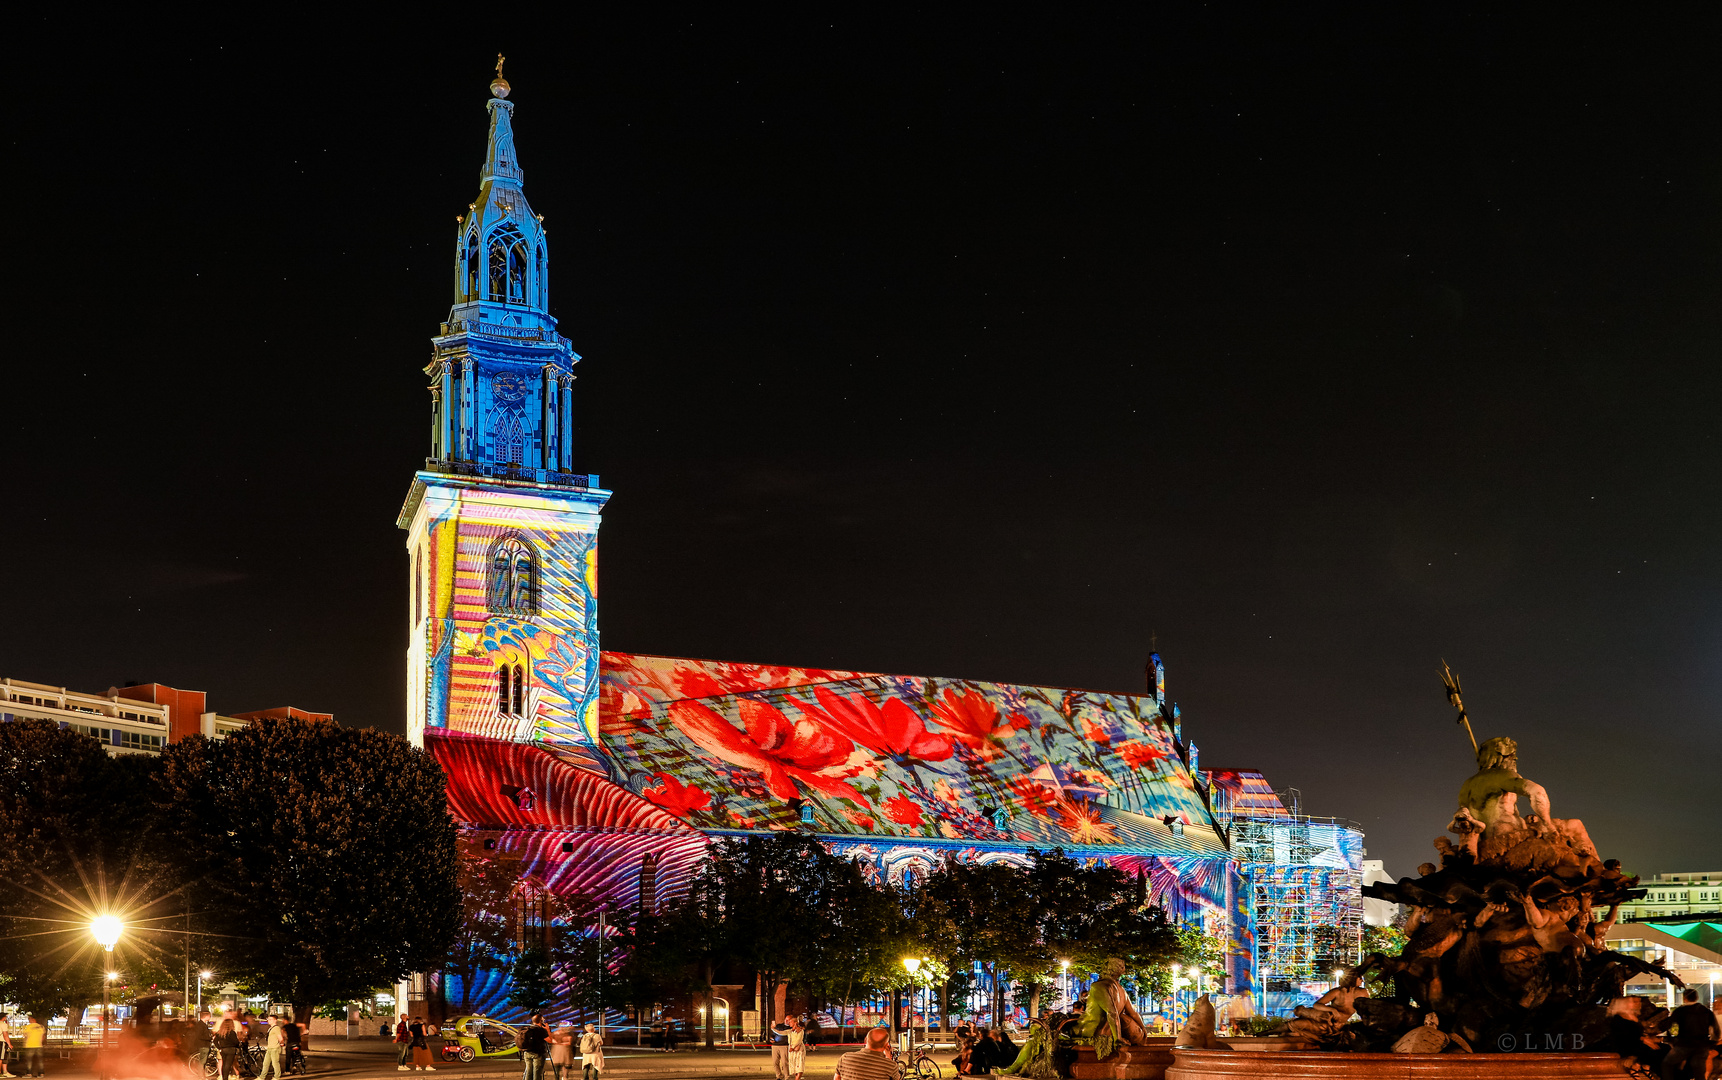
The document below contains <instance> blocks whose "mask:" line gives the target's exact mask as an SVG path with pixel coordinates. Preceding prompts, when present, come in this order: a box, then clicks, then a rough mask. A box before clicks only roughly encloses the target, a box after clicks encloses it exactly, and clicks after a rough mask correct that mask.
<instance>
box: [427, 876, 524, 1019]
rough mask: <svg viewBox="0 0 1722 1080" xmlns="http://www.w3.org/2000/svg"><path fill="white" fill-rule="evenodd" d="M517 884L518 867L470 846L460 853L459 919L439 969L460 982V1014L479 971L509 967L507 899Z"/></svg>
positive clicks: (511, 946) (466, 1006)
mask: <svg viewBox="0 0 1722 1080" xmlns="http://www.w3.org/2000/svg"><path fill="white" fill-rule="evenodd" d="M519 886H520V873H519V864H518V863H516V864H513V865H512V866H510V865H507V864H504V863H502V862H501V861H499V860H496V859H491V858H486V857H485V856H484V854H483V853H482V852H481V851H479V850H476V849H475V848H474V847H473V846H470V845H469V846H467V847H466V848H463V849H462V850H461V852H460V872H459V887H460V919H459V923H458V924H457V926H456V927H455V932H454V937H453V940H452V942H451V943H450V945H449V950H448V957H447V959H446V960H444V962H443V971H444V972H445V973H447V974H450V975H453V976H454V977H455V978H456V979H458V980H459V982H460V998H459V1004H460V1011H461V1012H463V1013H465V1012H470V1011H471V1009H472V984H473V982H474V981H475V980H476V979H477V978H478V973H479V972H480V971H501V970H503V969H505V968H507V967H509V965H510V964H511V963H512V959H513V955H514V953H515V952H516V947H515V946H516V942H515V935H514V927H513V925H512V920H511V919H510V918H509V908H510V904H509V901H510V899H511V898H512V897H513V895H514V893H515V890H516V889H517V888H519Z"/></svg>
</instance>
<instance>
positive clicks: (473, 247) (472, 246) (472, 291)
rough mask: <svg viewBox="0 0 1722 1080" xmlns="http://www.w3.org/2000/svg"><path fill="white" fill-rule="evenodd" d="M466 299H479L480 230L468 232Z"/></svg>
mask: <svg viewBox="0 0 1722 1080" xmlns="http://www.w3.org/2000/svg"><path fill="white" fill-rule="evenodd" d="M466 299H467V301H468V302H471V301H473V300H477V299H478V230H477V229H473V230H471V231H470V232H468V233H467V234H466Z"/></svg>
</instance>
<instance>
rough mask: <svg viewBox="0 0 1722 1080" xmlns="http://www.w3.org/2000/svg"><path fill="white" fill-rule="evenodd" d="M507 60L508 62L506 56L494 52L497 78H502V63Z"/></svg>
mask: <svg viewBox="0 0 1722 1080" xmlns="http://www.w3.org/2000/svg"><path fill="white" fill-rule="evenodd" d="M507 62H508V57H506V56H504V55H502V54H501V53H497V54H496V77H497V78H499V79H500V78H502V65H503V64H505V63H507Z"/></svg>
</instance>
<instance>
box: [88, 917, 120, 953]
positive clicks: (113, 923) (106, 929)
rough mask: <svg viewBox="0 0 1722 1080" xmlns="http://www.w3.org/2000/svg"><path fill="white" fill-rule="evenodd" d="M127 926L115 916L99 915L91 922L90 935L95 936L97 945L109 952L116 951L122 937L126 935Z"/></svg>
mask: <svg viewBox="0 0 1722 1080" xmlns="http://www.w3.org/2000/svg"><path fill="white" fill-rule="evenodd" d="M125 930H126V924H125V923H123V922H121V921H120V920H119V918H118V917H117V916H114V915H98V916H96V917H95V918H94V919H92V920H91V921H90V933H92V934H94V935H95V938H96V944H98V945H100V946H101V947H102V948H104V949H106V950H107V951H108V952H113V951H114V946H115V945H118V944H119V943H120V935H121V934H123V933H125Z"/></svg>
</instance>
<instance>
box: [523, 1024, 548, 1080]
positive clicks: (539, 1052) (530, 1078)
mask: <svg viewBox="0 0 1722 1080" xmlns="http://www.w3.org/2000/svg"><path fill="white" fill-rule="evenodd" d="M549 1052H550V1025H548V1024H546V1023H545V1022H544V1017H543V1016H541V1015H540V1014H538V1013H533V1014H532V1017H531V1018H530V1019H529V1020H527V1021H526V1026H525V1027H523V1028H521V1029H520V1062H521V1068H522V1071H521V1080H544V1058H545V1056H546V1055H547V1054H548V1053H549Z"/></svg>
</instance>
